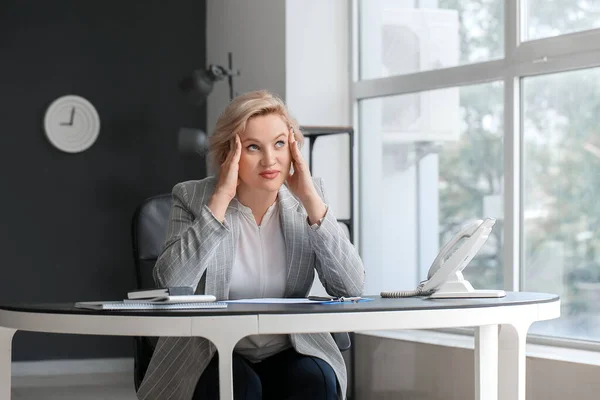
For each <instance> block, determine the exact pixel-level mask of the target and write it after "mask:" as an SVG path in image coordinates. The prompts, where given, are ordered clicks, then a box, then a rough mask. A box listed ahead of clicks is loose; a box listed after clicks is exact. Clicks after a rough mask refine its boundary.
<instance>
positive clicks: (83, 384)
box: [12, 374, 137, 400]
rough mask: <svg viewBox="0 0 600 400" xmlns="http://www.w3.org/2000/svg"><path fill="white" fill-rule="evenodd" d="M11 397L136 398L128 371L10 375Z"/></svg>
mask: <svg viewBox="0 0 600 400" xmlns="http://www.w3.org/2000/svg"><path fill="white" fill-rule="evenodd" d="M12 387H13V389H12V400H105V399H106V400H109V399H110V400H136V399H137V397H136V396H135V391H134V386H133V377H132V375H131V374H104V375H98V374H95V375H94V377H93V378H87V377H86V376H85V375H76V376H65V375H61V376H60V377H57V376H47V377H35V378H31V377H27V378H24V377H23V378H18V379H14V378H13V386H12Z"/></svg>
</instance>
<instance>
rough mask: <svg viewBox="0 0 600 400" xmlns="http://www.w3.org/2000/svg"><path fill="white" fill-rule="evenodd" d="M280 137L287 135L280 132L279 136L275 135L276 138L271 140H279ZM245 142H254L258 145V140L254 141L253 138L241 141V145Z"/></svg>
mask: <svg viewBox="0 0 600 400" xmlns="http://www.w3.org/2000/svg"><path fill="white" fill-rule="evenodd" d="M282 136H287V133H285V132H281V133H280V134H279V135H277V137H276V138H275V139H273V140H277V139H279V138H280V137H282ZM245 142H256V143H260V140H258V139H254V138H252V137H249V138H246V139H244V140H242V143H245Z"/></svg>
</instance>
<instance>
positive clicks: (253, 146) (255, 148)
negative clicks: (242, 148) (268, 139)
mask: <svg viewBox="0 0 600 400" xmlns="http://www.w3.org/2000/svg"><path fill="white" fill-rule="evenodd" d="M246 148H247V149H248V150H250V151H255V150H258V146H257V145H255V144H251V145H250V146H248V147H246Z"/></svg>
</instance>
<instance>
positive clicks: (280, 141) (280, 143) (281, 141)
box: [275, 140, 285, 147]
mask: <svg viewBox="0 0 600 400" xmlns="http://www.w3.org/2000/svg"><path fill="white" fill-rule="evenodd" d="M283 146H285V142H284V141H283V140H278V141H277V143H275V147H283Z"/></svg>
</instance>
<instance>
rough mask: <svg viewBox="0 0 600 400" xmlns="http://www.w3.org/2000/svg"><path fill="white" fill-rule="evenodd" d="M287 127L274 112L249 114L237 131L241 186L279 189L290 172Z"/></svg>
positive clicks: (267, 189) (264, 189) (271, 190)
mask: <svg viewBox="0 0 600 400" xmlns="http://www.w3.org/2000/svg"><path fill="white" fill-rule="evenodd" d="M288 137H289V129H288V127H287V124H286V123H285V122H284V121H283V120H282V119H281V117H280V116H279V115H277V114H267V115H260V116H257V117H253V118H251V119H250V120H249V121H248V123H247V124H246V130H245V131H244V132H243V133H241V134H240V140H241V142H242V154H241V156H240V164H239V178H240V181H241V182H240V186H242V185H244V186H246V188H247V189H252V190H263V191H268V192H273V191H278V190H279V188H280V187H281V185H283V183H284V182H285V180H286V179H287V177H288V174H289V172H290V164H291V155H290V149H289V144H288Z"/></svg>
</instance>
